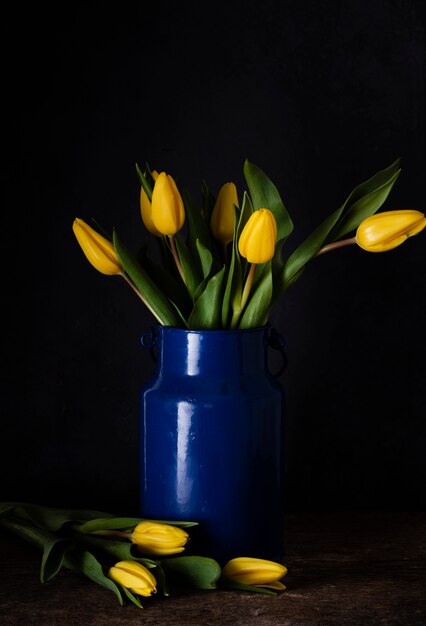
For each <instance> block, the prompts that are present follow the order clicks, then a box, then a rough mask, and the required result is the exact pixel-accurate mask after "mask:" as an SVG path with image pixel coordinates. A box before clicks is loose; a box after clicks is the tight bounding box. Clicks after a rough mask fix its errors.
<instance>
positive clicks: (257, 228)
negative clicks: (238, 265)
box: [238, 209, 277, 263]
mask: <svg viewBox="0 0 426 626" xmlns="http://www.w3.org/2000/svg"><path fill="white" fill-rule="evenodd" d="M276 238H277V223H276V221H275V217H274V214H273V213H272V211H270V210H269V209H259V210H257V211H255V212H254V213H252V214H251V215H250V217H249V219H248V220H247V222H246V225H245V226H244V228H243V231H242V233H241V235H240V239H239V241H238V250H239V252H240V254H241V256H243V257H245V258H246V259H247V261H248V262H249V263H266V261H269V260H270V259H272V257H273V256H274V253H275V240H276Z"/></svg>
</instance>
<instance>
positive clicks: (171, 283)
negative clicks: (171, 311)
mask: <svg viewBox="0 0 426 626" xmlns="http://www.w3.org/2000/svg"><path fill="white" fill-rule="evenodd" d="M156 240H157V242H158V243H159V244H160V245H161V253H162V264H161V265H160V264H158V263H156V262H155V261H153V260H152V258H151V256H150V255H149V251H148V242H145V245H143V246H142V247H141V249H140V250H139V253H138V261H139V262H140V265H141V266H142V267H143V268H144V270H145V271H146V273H147V274H148V275H149V276H154V277H155V282H156V284H157V287H159V289H160V290H161V291H162V292H163V294H164V295H165V296H166V298H168V300H170V302H172V303H173V304H174V305H175V307H176V308H177V310H178V314H179V315H180V316H181V317H183V319H184V320H185V319H186V318H187V317H188V315H189V313H190V311H191V309H192V305H193V302H192V299H191V298H190V297H189V294H188V291H187V290H186V289H185V288H184V287H183V286H182V280H181V278H180V276H179V274H178V272H177V269H176V266H175V264H174V261H173V259H171V258H170V257H166V255H165V250H164V248H165V249H166V251H167V252H168V249H167V243H166V242H165V240H164V239H161V240H160V239H158V238H157V237H156ZM163 246H164V247H163ZM170 261H172V263H170ZM166 268H167V269H166ZM184 323H185V324H186V322H184Z"/></svg>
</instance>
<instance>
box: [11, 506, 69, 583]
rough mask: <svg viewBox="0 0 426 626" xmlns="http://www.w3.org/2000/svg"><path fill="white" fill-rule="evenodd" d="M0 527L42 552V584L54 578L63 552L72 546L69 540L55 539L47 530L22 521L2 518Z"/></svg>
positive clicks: (60, 563) (59, 566)
mask: <svg viewBox="0 0 426 626" xmlns="http://www.w3.org/2000/svg"><path fill="white" fill-rule="evenodd" d="M0 526H2V527H3V528H6V530H9V531H11V532H12V533H14V534H15V535H17V536H18V537H20V538H21V539H23V540H24V541H26V542H27V543H29V544H31V545H33V546H35V547H36V548H38V549H39V550H42V552H43V555H42V560H41V566H40V581H41V582H42V583H44V582H46V581H47V580H51V579H52V578H53V577H54V576H56V574H57V573H58V572H59V570H60V569H61V567H62V564H63V559H64V554H65V551H66V550H68V549H69V548H70V547H72V546H73V545H74V542H73V541H72V540H71V539H64V538H61V537H57V536H56V535H54V534H53V533H51V532H49V531H48V530H45V529H43V528H39V527H38V526H35V525H34V524H32V523H30V522H28V521H23V520H22V519H17V518H14V517H2V518H1V519H0Z"/></svg>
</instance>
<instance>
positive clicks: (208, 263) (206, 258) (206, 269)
mask: <svg viewBox="0 0 426 626" xmlns="http://www.w3.org/2000/svg"><path fill="white" fill-rule="evenodd" d="M196 245H197V251H198V254H199V257H200V262H201V267H202V270H203V277H204V279H206V278H208V276H209V275H210V270H211V269H212V264H213V256H212V253H211V252H210V250H209V249H208V248H206V246H205V245H204V244H203V243H202V242H201V241H200V240H199V239H197V242H196Z"/></svg>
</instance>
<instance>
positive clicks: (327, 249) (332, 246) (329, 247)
mask: <svg viewBox="0 0 426 626" xmlns="http://www.w3.org/2000/svg"><path fill="white" fill-rule="evenodd" d="M354 243H356V237H351V238H350V239H342V240H341V241H335V242H334V243H329V244H328V245H326V246H324V247H323V248H321V249H320V250H318V252H317V253H316V255H315V256H319V255H320V254H324V252H330V250H335V249H336V248H343V246H350V245H352V244H354Z"/></svg>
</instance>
